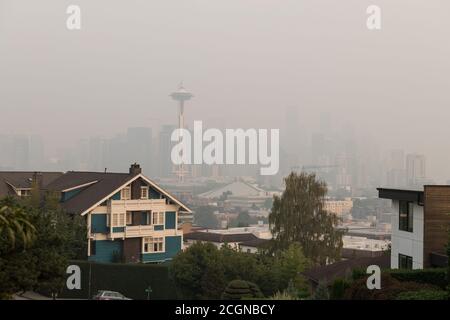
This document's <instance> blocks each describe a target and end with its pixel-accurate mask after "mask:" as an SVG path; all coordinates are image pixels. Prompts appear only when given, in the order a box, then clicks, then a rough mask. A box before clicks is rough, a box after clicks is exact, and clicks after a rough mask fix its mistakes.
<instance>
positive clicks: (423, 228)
mask: <svg viewBox="0 0 450 320" xmlns="http://www.w3.org/2000/svg"><path fill="white" fill-rule="evenodd" d="M378 192H379V197H380V198H383V199H391V200H392V209H393V214H392V236H391V241H392V245H391V268H393V269H397V268H400V269H423V268H428V267H433V266H443V265H445V264H446V260H447V259H448V258H447V257H446V256H445V248H446V245H447V242H448V227H449V225H450V215H449V214H448V213H449V212H450V186H436V185H433V186H424V190H423V191H420V190H400V189H386V188H379V189H378Z"/></svg>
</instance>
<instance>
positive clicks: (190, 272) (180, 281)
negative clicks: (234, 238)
mask: <svg viewBox="0 0 450 320" xmlns="http://www.w3.org/2000/svg"><path fill="white" fill-rule="evenodd" d="M170 272H171V275H172V278H173V280H174V282H175V285H176V287H177V290H178V295H180V296H181V297H182V298H185V299H206V298H220V293H221V292H222V291H223V288H222V290H218V289H217V286H221V285H223V284H226V281H225V279H224V277H223V269H222V263H221V261H220V253H219V250H218V249H217V247H216V246H215V245H213V244H211V243H200V242H199V243H194V244H193V245H192V246H190V247H189V248H188V249H186V250H185V251H184V252H180V253H178V254H177V255H176V256H175V257H174V259H173V261H172V264H171V267H170ZM212 278H214V279H212ZM212 286H214V288H212ZM218 292H220V293H218Z"/></svg>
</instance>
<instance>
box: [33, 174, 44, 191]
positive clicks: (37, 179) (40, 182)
mask: <svg viewBox="0 0 450 320" xmlns="http://www.w3.org/2000/svg"><path fill="white" fill-rule="evenodd" d="M31 179H32V184H33V186H36V187H37V188H38V189H39V190H41V189H42V187H43V186H44V178H43V176H42V172H34V173H33V177H32V178H31Z"/></svg>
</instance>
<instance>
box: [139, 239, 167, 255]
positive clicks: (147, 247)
mask: <svg viewBox="0 0 450 320" xmlns="http://www.w3.org/2000/svg"><path fill="white" fill-rule="evenodd" d="M143 242H144V245H143V249H144V250H143V251H144V252H145V253H153V252H164V237H159V238H154V237H144V238H143Z"/></svg>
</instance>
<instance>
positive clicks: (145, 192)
mask: <svg viewBox="0 0 450 320" xmlns="http://www.w3.org/2000/svg"><path fill="white" fill-rule="evenodd" d="M141 199H148V187H141Z"/></svg>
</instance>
